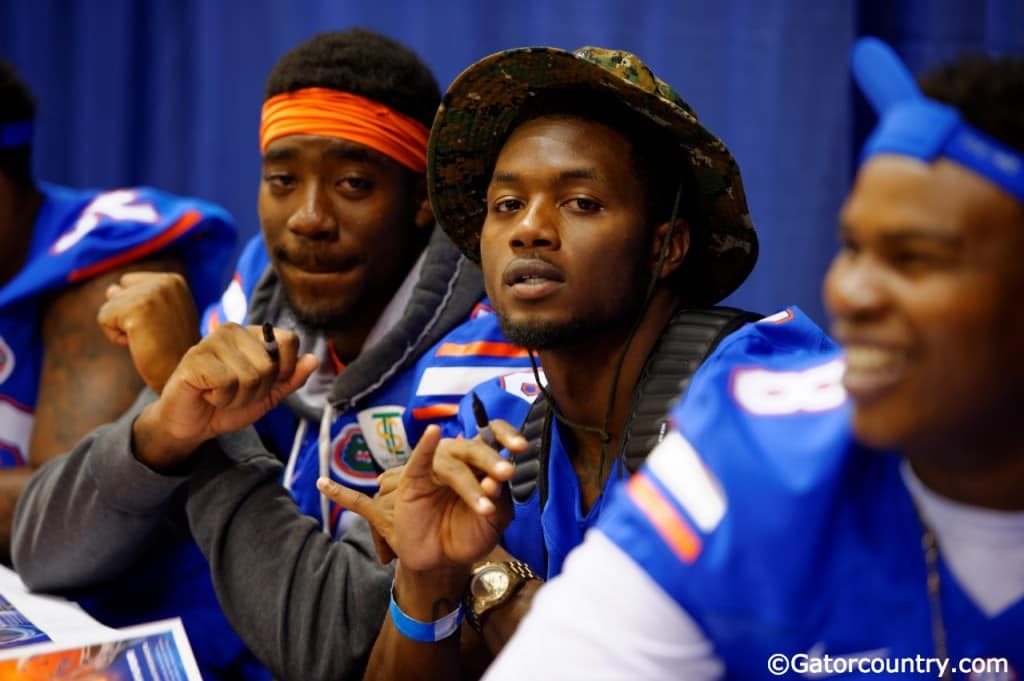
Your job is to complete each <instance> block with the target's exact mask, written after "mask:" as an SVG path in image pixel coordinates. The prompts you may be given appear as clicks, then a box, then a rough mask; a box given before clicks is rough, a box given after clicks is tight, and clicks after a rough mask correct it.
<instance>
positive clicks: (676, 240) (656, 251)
mask: <svg viewBox="0 0 1024 681" xmlns="http://www.w3.org/2000/svg"><path fill="white" fill-rule="evenodd" d="M669 225H670V223H669V222H667V221H666V222H663V223H662V224H660V225H658V227H657V229H655V230H654V239H653V241H652V242H651V271H653V270H654V268H655V267H657V266H658V258H659V257H661V248H662V244H664V243H665V238H666V237H668V239H669V242H668V246H667V249H668V250H667V251H666V253H665V262H664V264H663V265H662V266H661V273H660V274H659V275H658V279H661V280H664V279H665V278H667V277H668V276H669V275H671V274H672V273H673V272H675V271H676V270H677V269H679V266H680V265H682V264H683V259H685V258H686V253H687V251H689V250H690V225H689V224H687V222H686V220H684V219H682V218H678V219H676V221H675V228H674V229H673V230H672V234H671V235H669V229H668V228H669Z"/></svg>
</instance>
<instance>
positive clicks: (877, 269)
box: [823, 252, 888, 319]
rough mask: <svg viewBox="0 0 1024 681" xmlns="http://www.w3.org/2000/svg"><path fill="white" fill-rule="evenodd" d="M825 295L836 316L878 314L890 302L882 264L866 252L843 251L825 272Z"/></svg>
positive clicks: (830, 311)
mask: <svg viewBox="0 0 1024 681" xmlns="http://www.w3.org/2000/svg"><path fill="white" fill-rule="evenodd" d="M823 295H824V300H825V307H826V308H828V311H829V314H831V315H832V317H833V318H837V319H860V318H871V317H874V316H877V315H879V314H881V313H882V312H883V311H884V310H885V308H886V305H887V302H888V292H887V285H886V277H885V273H884V271H883V268H882V267H881V265H880V263H878V262H877V261H876V260H875V259H874V258H872V257H871V256H870V255H869V254H867V253H863V252H861V253H856V254H854V253H840V254H839V255H837V256H836V257H835V259H834V260H833V261H832V265H831V266H830V267H829V269H828V273H827V274H826V275H825V284H824V289H823Z"/></svg>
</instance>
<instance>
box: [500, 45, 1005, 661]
mask: <svg viewBox="0 0 1024 681" xmlns="http://www.w3.org/2000/svg"><path fill="white" fill-rule="evenodd" d="M853 63H854V73H855V76H856V77H857V80H858V82H859V83H860V85H861V88H862V89H863V90H864V92H865V94H866V95H867V97H868V99H869V100H870V101H871V102H872V104H873V105H874V106H875V107H876V109H877V110H878V111H879V114H880V119H881V120H880V123H879V126H878V128H877V130H876V131H875V133H874V134H873V135H872V136H871V138H870V140H869V141H868V143H867V144H866V146H865V152H864V157H863V162H862V165H861V167H860V170H859V172H858V175H857V178H856V182H855V185H854V187H853V189H852V191H851V193H850V195H849V197H848V198H847V201H846V203H845V205H844V207H843V209H842V213H841V215H840V221H839V231H840V238H841V244H842V245H841V249H840V252H839V254H838V255H837V256H836V258H835V260H834V261H833V263H832V267H831V269H830V271H829V273H828V275H827V278H826V280H825V286H824V295H825V301H826V304H827V306H828V308H829V310H830V313H831V315H832V318H833V326H832V332H833V334H834V336H835V337H836V339H837V340H838V341H839V343H840V344H841V347H840V346H837V345H835V344H833V343H832V342H831V341H830V340H829V339H828V338H827V337H826V336H825V335H824V334H823V333H821V331H819V330H818V329H817V328H815V327H814V325H813V324H811V323H810V322H809V321H808V320H807V319H806V318H804V317H803V316H801V315H800V314H799V312H796V311H792V310H785V311H783V312H781V313H779V314H778V315H775V316H774V317H772V318H769V319H766V320H764V321H762V322H760V323H757V324H753V325H749V326H747V327H746V328H745V329H743V330H741V331H740V332H738V333H736V334H734V335H733V336H731V337H730V338H729V339H728V340H726V341H725V342H724V343H723V344H722V345H721V346H720V347H719V349H718V351H717V352H716V353H715V354H714V355H712V357H711V358H709V359H708V360H707V361H706V362H705V363H704V365H703V366H702V368H701V369H700V370H699V371H698V373H697V375H696V376H695V378H694V381H693V383H692V386H691V388H690V390H689V392H688V393H687V395H686V397H685V398H684V399H683V400H682V401H681V402H680V403H679V404H678V405H677V406H676V407H675V408H674V409H673V410H672V423H673V425H674V430H673V431H672V433H671V434H670V435H669V436H668V437H667V438H666V439H665V440H664V441H663V442H662V444H661V445H659V446H658V448H656V449H655V450H654V452H653V453H652V454H651V456H650V457H649V458H648V460H647V464H646V465H645V467H644V468H643V469H641V471H640V472H639V473H638V474H637V475H635V476H634V477H633V478H631V479H630V480H629V481H628V482H626V483H624V484H623V485H622V486H620V487H619V488H618V489H617V491H616V496H615V499H614V501H613V502H612V505H611V507H610V508H608V510H606V512H605V515H603V516H602V518H601V520H600V522H599V524H598V528H597V529H596V530H595V531H593V532H591V533H590V535H589V536H588V539H587V541H586V542H585V543H584V545H583V546H582V547H581V548H580V549H579V550H578V551H576V552H575V553H574V554H572V555H571V556H570V557H569V559H568V561H567V563H566V566H565V571H564V573H563V576H562V577H560V578H558V579H556V580H554V581H553V582H552V583H551V584H550V585H549V586H548V587H546V588H545V589H544V590H543V591H541V592H540V594H539V595H538V597H537V598H536V600H535V601H534V605H533V609H532V610H531V613H530V615H529V616H528V617H527V619H526V620H525V621H524V622H523V624H522V626H521V627H520V628H519V630H518V632H517V634H516V636H515V637H514V638H513V639H512V641H511V642H510V643H509V644H508V646H506V647H505V649H504V651H503V653H502V655H501V657H499V659H498V661H497V662H496V664H495V665H494V667H492V669H491V670H490V673H489V675H488V677H487V678H488V679H517V680H518V679H527V678H529V679H540V678H552V679H555V678H557V679H575V678H588V679H589V678H591V677H592V676H593V674H594V670H600V671H601V674H600V676H601V678H606V679H607V678H628V679H633V678H644V679H694V678H696V679H711V678H723V677H724V678H742V679H752V678H772V677H774V676H783V675H793V676H798V675H806V676H830V675H844V674H845V675H853V676H857V677H865V676H868V675H875V674H878V675H880V676H888V677H899V678H911V677H914V678H917V677H922V678H924V677H932V678H947V679H949V678H987V679H1018V678H1021V674H1022V673H1024V645H1022V641H1024V429H1021V427H1020V424H1019V423H1017V418H1018V415H1019V409H1020V404H1021V403H1022V400H1024V354H1022V352H1021V349H1022V348H1024V314H1022V312H1024V311H1022V309H1021V308H1022V305H1024V268H1022V267H1021V266H1020V257H1021V254H1022V253H1024V191H1022V187H1024V184H1022V178H1024V117H1022V115H1021V112H1022V111H1024V60H1021V59H1016V60H1009V59H1004V60H994V59H987V58H980V57H978V58H971V59H963V60H960V61H958V62H955V63H953V64H951V65H949V66H947V67H945V68H944V69H941V70H939V71H936V72H935V73H934V74H932V75H931V76H930V77H928V78H926V79H925V81H924V94H922V92H921V91H919V90H918V88H917V86H916V85H915V84H914V82H913V80H912V79H911V78H910V77H909V76H908V75H907V73H906V70H905V69H904V67H903V65H902V64H901V63H900V62H899V60H898V59H897V58H896V56H895V55H894V54H893V53H892V51H891V50H889V49H888V48H887V47H886V46H885V45H883V44H882V43H880V42H878V41H876V40H871V39H868V40H865V41H861V42H860V43H859V44H858V46H857V48H856V49H855V52H854V59H853ZM815 338H816V339H817V340H818V347H819V348H820V351H818V352H815V353H806V352H803V351H801V350H800V348H806V347H809V341H811V340H813V339H815ZM765 348H771V352H770V353H768V352H767V351H765ZM787 348H789V349H788V350H786V349H787Z"/></svg>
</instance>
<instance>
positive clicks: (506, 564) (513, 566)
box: [465, 560, 540, 631]
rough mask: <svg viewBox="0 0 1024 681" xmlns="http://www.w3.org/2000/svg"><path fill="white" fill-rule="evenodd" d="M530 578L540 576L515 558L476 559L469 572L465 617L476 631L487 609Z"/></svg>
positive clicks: (503, 601)
mask: <svg viewBox="0 0 1024 681" xmlns="http://www.w3.org/2000/svg"><path fill="white" fill-rule="evenodd" d="M531 579H540V577H538V576H537V574H536V573H535V572H534V571H533V570H531V569H530V566H529V565H527V564H526V563H523V562H521V561H518V560H505V561H493V560H489V561H486V562H484V563H478V564H477V565H476V566H475V567H474V568H473V572H472V573H471V574H470V577H469V588H468V589H467V590H466V597H465V612H466V621H467V622H469V625H470V626H471V627H473V628H474V629H476V630H477V631H480V629H481V627H483V624H484V619H486V617H487V615H488V613H490V611H491V610H494V609H495V608H497V607H498V606H500V605H502V604H503V603H505V602H507V601H508V600H509V599H510V598H512V596H514V595H515V593H516V592H517V591H519V589H521V588H522V587H523V585H524V584H526V582H527V581H529V580H531Z"/></svg>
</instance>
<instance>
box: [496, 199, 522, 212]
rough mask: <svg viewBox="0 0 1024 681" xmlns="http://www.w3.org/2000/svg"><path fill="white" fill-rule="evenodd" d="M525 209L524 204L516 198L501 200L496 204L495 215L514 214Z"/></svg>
mask: <svg viewBox="0 0 1024 681" xmlns="http://www.w3.org/2000/svg"><path fill="white" fill-rule="evenodd" d="M522 207H523V202H522V201H520V200H519V199H515V198H501V199H498V200H497V201H495V202H494V205H493V209H494V212H495V213H512V212H515V211H517V210H519V209H521V208H522Z"/></svg>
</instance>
